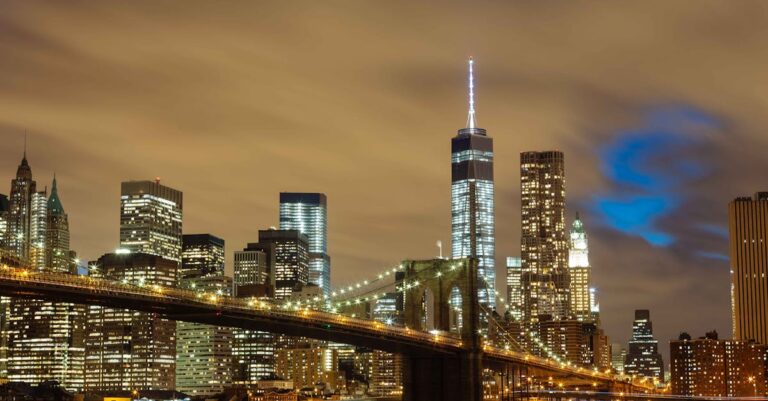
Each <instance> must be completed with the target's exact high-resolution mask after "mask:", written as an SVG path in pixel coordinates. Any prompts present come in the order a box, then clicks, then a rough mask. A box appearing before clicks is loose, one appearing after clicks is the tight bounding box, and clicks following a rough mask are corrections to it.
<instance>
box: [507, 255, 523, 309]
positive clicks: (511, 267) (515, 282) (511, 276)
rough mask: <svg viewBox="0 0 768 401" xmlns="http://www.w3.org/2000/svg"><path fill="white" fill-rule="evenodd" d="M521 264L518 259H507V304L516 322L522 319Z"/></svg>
mask: <svg viewBox="0 0 768 401" xmlns="http://www.w3.org/2000/svg"><path fill="white" fill-rule="evenodd" d="M522 267H523V264H522V260H521V259H520V258H516V257H508V258H507V304H509V312H510V313H511V315H512V318H514V320H515V321H516V322H519V321H521V320H522V318H523V288H522V283H521V281H520V280H521V278H522V273H523V270H522Z"/></svg>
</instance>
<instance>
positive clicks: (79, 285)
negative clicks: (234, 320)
mask: <svg viewBox="0 0 768 401" xmlns="http://www.w3.org/2000/svg"><path fill="white" fill-rule="evenodd" d="M2 276H5V277H7V278H11V279H13V280H18V281H23V282H25V283H29V284H35V283H36V284H41V285H46V284H56V285H62V286H66V287H70V288H73V289H78V290H82V289H83V288H87V289H89V290H90V291H92V292H95V293H97V294H104V295H118V296H125V295H130V296H137V297H147V298H149V299H158V298H159V299H164V300H168V301H179V302H185V303H192V304H197V305H201V306H205V307H209V308H210V307H214V308H216V309H221V310H228V311H231V312H237V313H246V314H247V313H254V312H258V313H259V314H261V315H267V316H274V317H278V318H279V317H291V318H298V319H300V320H304V321H307V322H314V323H317V324H334V325H337V326H340V327H341V328H355V329H362V330H370V331H373V332H376V333H382V334H387V335H388V336H391V337H396V338H401V339H405V340H415V339H416V340H422V341H424V342H427V343H434V344H436V345H440V346H443V347H445V346H448V347H454V348H457V349H458V348H461V347H462V346H463V344H462V341H461V340H460V339H457V338H455V337H452V336H450V335H447V333H437V334H433V333H428V332H423V331H419V330H413V329H410V328H407V327H399V326H392V325H387V324H384V323H381V322H378V321H373V320H366V319H359V318H354V317H348V316H344V315H338V314H333V313H329V312H323V311H318V310H313V309H306V308H305V309H302V308H296V309H287V308H285V307H284V306H283V305H278V304H276V303H274V302H271V301H268V300H264V299H258V298H233V297H229V296H223V295H217V294H215V293H201V292H198V291H193V290H187V289H182V288H174V287H164V286H159V285H149V284H148V285H143V286H140V285H135V284H130V283H124V282H120V281H111V280H105V279H100V278H93V277H90V276H84V275H80V276H77V275H72V274H67V273H56V272H48V271H44V272H38V271H29V270H25V269H18V268H12V267H8V266H3V267H2V269H0V277H2Z"/></svg>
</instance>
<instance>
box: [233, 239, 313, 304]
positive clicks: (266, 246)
mask: <svg viewBox="0 0 768 401" xmlns="http://www.w3.org/2000/svg"><path fill="white" fill-rule="evenodd" d="M248 246H249V248H253V249H260V250H263V251H265V252H267V251H270V250H271V252H273V254H272V255H268V256H267V257H268V259H271V260H272V262H273V265H272V266H271V268H270V269H269V271H270V273H271V274H272V275H273V276H274V278H271V279H270V282H272V283H274V288H275V298H276V299H287V298H290V297H291V294H292V293H293V288H294V287H296V286H297V285H304V284H307V282H308V280H309V253H308V240H307V236H306V235H304V234H302V233H301V232H299V230H259V242H258V244H248Z"/></svg>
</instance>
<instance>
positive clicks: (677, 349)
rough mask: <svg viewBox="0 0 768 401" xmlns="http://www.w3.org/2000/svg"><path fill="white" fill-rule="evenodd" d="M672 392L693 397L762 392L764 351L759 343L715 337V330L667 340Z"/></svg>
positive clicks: (740, 395) (686, 334)
mask: <svg viewBox="0 0 768 401" xmlns="http://www.w3.org/2000/svg"><path fill="white" fill-rule="evenodd" d="M669 347H670V357H671V359H672V361H671V364H670V365H671V370H672V372H671V382H672V394H675V395H685V396H696V397H757V396H763V395H765V390H766V387H765V364H764V360H765V351H766V347H765V346H764V345H761V344H757V343H755V342H749V341H741V340H719V339H718V336H717V332H714V331H713V332H709V333H707V334H706V335H705V336H704V337H700V338H698V339H692V338H691V336H690V335H688V333H681V334H680V337H679V338H678V340H677V341H671V342H670V345H669Z"/></svg>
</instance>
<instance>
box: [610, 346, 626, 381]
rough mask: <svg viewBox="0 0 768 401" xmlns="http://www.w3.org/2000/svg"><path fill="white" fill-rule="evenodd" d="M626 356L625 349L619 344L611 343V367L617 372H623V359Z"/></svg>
mask: <svg viewBox="0 0 768 401" xmlns="http://www.w3.org/2000/svg"><path fill="white" fill-rule="evenodd" d="M626 358H627V349H626V348H624V347H623V346H622V345H621V344H618V343H613V344H611V368H612V369H613V371H614V372H616V373H618V374H624V359H626Z"/></svg>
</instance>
